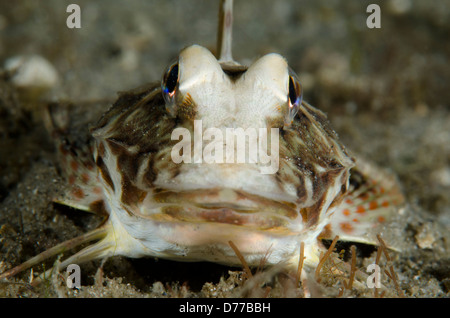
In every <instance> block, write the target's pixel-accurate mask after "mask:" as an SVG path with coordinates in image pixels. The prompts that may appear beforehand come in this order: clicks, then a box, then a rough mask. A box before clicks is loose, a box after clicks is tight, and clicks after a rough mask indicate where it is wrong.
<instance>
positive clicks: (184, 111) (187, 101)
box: [177, 93, 197, 120]
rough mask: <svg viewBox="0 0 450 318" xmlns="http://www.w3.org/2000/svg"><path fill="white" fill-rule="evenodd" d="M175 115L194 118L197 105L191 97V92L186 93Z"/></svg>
mask: <svg viewBox="0 0 450 318" xmlns="http://www.w3.org/2000/svg"><path fill="white" fill-rule="evenodd" d="M177 115H178V116H180V117H184V118H187V119H189V120H194V119H195V117H196V115H197V105H196V104H195V101H194V100H193V99H192V96H191V94H189V93H187V94H186V96H185V97H184V99H183V102H182V103H181V104H180V105H179V106H178V110H177Z"/></svg>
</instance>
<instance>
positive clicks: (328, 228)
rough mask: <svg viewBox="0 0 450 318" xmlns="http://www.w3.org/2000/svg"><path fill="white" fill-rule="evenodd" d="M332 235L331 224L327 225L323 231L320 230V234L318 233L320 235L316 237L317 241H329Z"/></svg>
mask: <svg viewBox="0 0 450 318" xmlns="http://www.w3.org/2000/svg"><path fill="white" fill-rule="evenodd" d="M332 235H333V230H332V228H331V224H327V225H326V226H325V227H324V228H323V230H322V232H320V234H319V235H318V237H317V238H318V239H321V240H322V239H330V238H331V237H332Z"/></svg>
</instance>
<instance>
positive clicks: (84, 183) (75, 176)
mask: <svg viewBox="0 0 450 318" xmlns="http://www.w3.org/2000/svg"><path fill="white" fill-rule="evenodd" d="M72 106H73V105H71V104H67V103H54V104H50V105H49V106H48V108H47V111H46V114H45V122H46V125H47V128H48V130H49V132H50V134H51V136H52V138H53V139H54V142H55V145H56V148H57V156H58V166H59V168H60V170H61V174H62V176H63V177H64V178H65V179H66V181H67V184H68V189H67V191H65V192H66V193H65V194H64V195H62V196H60V197H57V198H55V199H54V202H57V203H60V204H64V205H68V206H71V207H74V208H77V209H80V210H84V211H88V212H95V213H103V212H104V206H103V194H102V189H101V187H99V185H100V182H99V181H98V176H97V169H96V166H95V162H94V159H93V155H92V150H93V149H92V146H91V145H92V141H91V138H90V135H89V134H88V132H89V131H88V129H86V125H77V123H76V122H75V123H73V122H72V121H71V117H73V114H71V112H70V111H69V109H71V108H72ZM71 115H72V116H71ZM77 126H83V127H77Z"/></svg>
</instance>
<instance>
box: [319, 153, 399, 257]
mask: <svg viewBox="0 0 450 318" xmlns="http://www.w3.org/2000/svg"><path fill="white" fill-rule="evenodd" d="M350 173H351V175H350V182H349V190H348V192H347V194H346V195H345V197H344V199H343V201H342V203H341V204H340V205H339V207H338V208H337V209H336V210H335V212H334V213H333V215H332V218H331V223H330V224H329V225H327V226H326V231H325V232H324V235H322V238H333V237H335V236H336V235H339V239H340V240H342V241H352V242H359V243H366V244H374V245H376V244H378V240H377V238H376V235H377V234H382V233H383V231H384V230H385V229H386V227H388V226H389V225H390V224H391V222H393V220H394V219H396V218H397V217H398V216H399V214H400V212H401V211H402V207H403V204H404V197H403V195H402V193H401V191H400V188H399V185H398V183H397V180H396V179H395V177H394V176H393V175H391V174H389V173H388V172H386V171H384V170H382V169H380V168H378V167H376V166H375V165H373V164H371V163H368V162H366V161H363V160H358V161H357V166H356V167H355V168H353V169H351V170H350ZM393 248H394V249H396V248H395V247H393Z"/></svg>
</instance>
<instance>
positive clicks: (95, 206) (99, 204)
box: [89, 200, 108, 215]
mask: <svg viewBox="0 0 450 318" xmlns="http://www.w3.org/2000/svg"><path fill="white" fill-rule="evenodd" d="M89 210H90V211H92V212H94V213H96V214H99V215H108V212H107V211H106V207H105V202H104V201H103V200H97V201H94V202H92V203H91V204H89Z"/></svg>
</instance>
